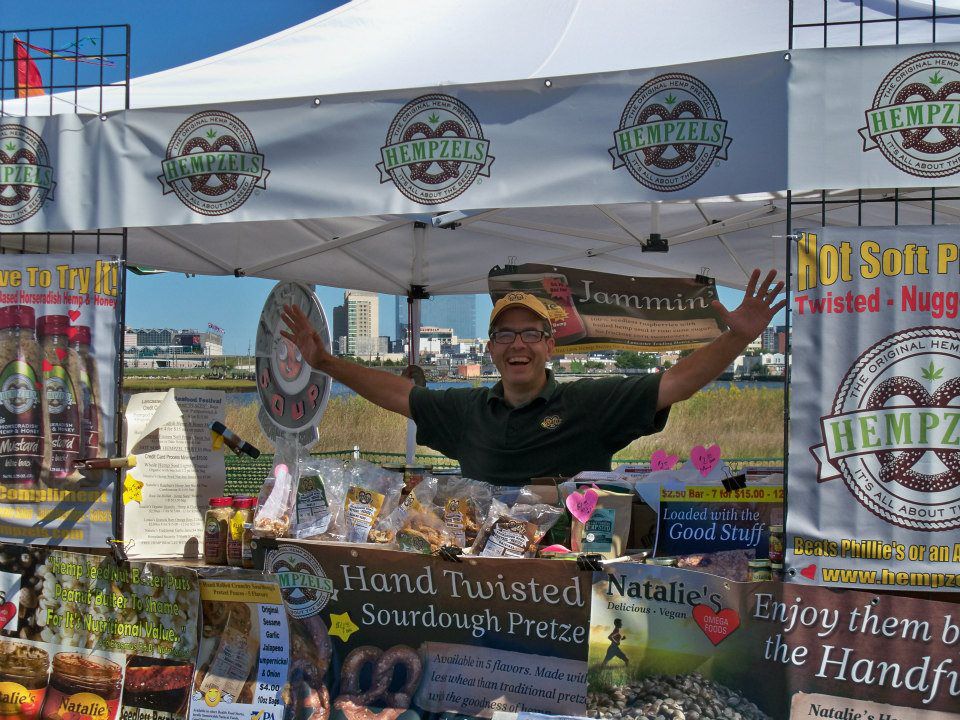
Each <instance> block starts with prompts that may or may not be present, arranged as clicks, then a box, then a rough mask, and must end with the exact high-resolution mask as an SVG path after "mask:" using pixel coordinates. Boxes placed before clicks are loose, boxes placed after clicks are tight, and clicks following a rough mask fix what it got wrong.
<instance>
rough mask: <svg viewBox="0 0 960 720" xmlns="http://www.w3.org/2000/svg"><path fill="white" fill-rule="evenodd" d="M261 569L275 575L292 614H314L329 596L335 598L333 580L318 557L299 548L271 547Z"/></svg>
mask: <svg viewBox="0 0 960 720" xmlns="http://www.w3.org/2000/svg"><path fill="white" fill-rule="evenodd" d="M263 570H264V572H268V573H274V574H275V575H276V576H277V579H278V580H279V582H280V594H281V595H282V596H283V602H284V605H286V607H287V610H288V611H289V613H290V614H291V615H293V616H294V617H295V618H301V619H302V618H308V617H311V616H313V615H316V614H317V613H319V612H320V611H321V610H323V609H324V608H325V607H326V606H327V603H328V602H329V601H330V598H331V597H332V598H333V599H334V600H336V599H337V591H336V590H334V589H333V581H332V580H331V579H330V578H328V577H327V575H326V573H325V572H323V568H322V567H320V563H319V562H317V559H316V558H315V557H314V556H313V555H311V554H310V553H309V552H307V551H306V550H304V549H302V548H298V547H295V546H293V545H282V546H280V547H279V548H277V549H276V550H270V551H269V552H268V553H267V555H266V557H265V558H264V561H263Z"/></svg>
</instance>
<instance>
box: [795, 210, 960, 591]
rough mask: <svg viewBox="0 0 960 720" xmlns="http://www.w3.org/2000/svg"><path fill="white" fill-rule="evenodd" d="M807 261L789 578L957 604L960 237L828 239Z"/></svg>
mask: <svg viewBox="0 0 960 720" xmlns="http://www.w3.org/2000/svg"><path fill="white" fill-rule="evenodd" d="M794 260H795V264H794V268H795V271H794V278H795V285H794V288H793V296H792V299H791V303H792V305H791V307H792V311H793V313H792V314H793V349H794V358H795V361H794V363H793V367H792V371H791V372H792V375H791V385H792V388H793V389H792V391H791V393H790V419H791V433H790V464H789V477H788V492H789V496H790V513H789V514H788V525H787V561H786V566H787V570H788V575H789V576H792V579H793V580H794V581H795V582H800V583H817V584H823V585H834V586H860V587H865V588H886V589H895V588H901V589H926V590H945V591H954V592H955V591H956V589H957V587H958V583H960V542H958V537H960V535H958V529H960V323H958V321H957V315H958V305H960V302H958V300H960V293H958V291H957V273H958V269H960V244H958V243H957V238H956V233H955V232H953V231H951V230H949V229H948V228H946V227H941V226H931V227H926V226H924V227H892V228H851V229H835V228H827V229H825V230H823V231H819V232H818V233H809V232H807V233H802V235H801V237H800V240H799V242H798V243H797V252H796V253H795V258H794ZM837 338H843V339H844V341H843V342H837Z"/></svg>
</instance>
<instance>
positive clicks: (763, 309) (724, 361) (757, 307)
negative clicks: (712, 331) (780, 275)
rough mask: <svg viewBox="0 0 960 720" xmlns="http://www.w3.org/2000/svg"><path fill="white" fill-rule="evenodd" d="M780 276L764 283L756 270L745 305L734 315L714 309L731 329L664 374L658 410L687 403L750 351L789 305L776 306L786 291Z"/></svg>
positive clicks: (717, 306)
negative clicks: (778, 296) (777, 298)
mask: <svg viewBox="0 0 960 720" xmlns="http://www.w3.org/2000/svg"><path fill="white" fill-rule="evenodd" d="M776 276H777V273H776V270H771V271H770V272H768V273H767V276H766V277H765V278H764V279H763V282H758V281H759V280H760V270H759V269H757V270H754V271H753V273H752V274H751V275H750V282H749V283H747V289H746V292H745V294H744V296H743V302H742V303H741V304H740V307H738V308H737V309H736V310H734V311H733V312H730V311H729V310H727V309H726V308H725V307H724V306H723V305H722V304H721V303H720V301H718V300H714V302H713V308H714V310H716V311H717V313H718V314H719V315H720V319H721V320H723V321H724V322H725V323H726V324H727V327H728V328H729V329H728V330H727V331H726V332H725V333H723V334H722V335H720V337H718V338H716V339H715V340H714V341H713V342H711V343H710V344H709V345H705V346H703V347H702V348H700V349H698V350H696V351H695V352H693V353H691V354H690V355H688V356H687V357H685V358H682V359H681V360H680V361H679V362H678V363H677V364H676V365H674V366H673V367H671V368H670V369H669V370H667V371H666V372H664V373H663V376H662V377H661V378H660V391H659V393H658V395H657V410H662V409H663V408H666V407H670V406H671V405H673V404H674V403H677V402H680V401H681V400H686V399H687V398H688V397H690V396H692V395H693V394H694V393H695V392H697V391H698V390H700V389H701V388H702V387H704V386H705V385H706V384H707V383H709V382H711V381H712V380H714V379H715V378H716V377H717V376H718V375H720V373H722V372H723V371H724V370H726V369H727V367H728V366H729V365H730V363H732V362H733V361H734V359H735V358H736V357H737V356H738V355H739V354H740V353H742V352H743V351H744V349H746V347H747V345H749V344H750V343H751V342H753V340H754V339H755V338H756V337H757V336H758V335H760V333H762V332H763V330H764V328H766V327H767V325H769V324H770V320H772V319H773V316H774V315H776V314H777V313H778V312H779V311H780V310H782V309H783V308H784V307H785V306H786V304H787V301H786V299H784V300H780V301H779V302H775V300H776V297H777V295H779V294H780V291H781V290H783V281H782V280H781V281H779V282H777V283H776V284H774V282H773V281H774V280H775V279H776Z"/></svg>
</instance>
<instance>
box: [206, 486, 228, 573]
mask: <svg viewBox="0 0 960 720" xmlns="http://www.w3.org/2000/svg"><path fill="white" fill-rule="evenodd" d="M231 505H233V498H232V497H215V498H210V508H209V509H208V510H207V514H206V516H205V517H204V519H203V561H204V562H205V563H206V564H207V565H226V564H227V538H228V537H229V536H230V518H231V517H232V516H233V510H232V509H231V507H230V506H231Z"/></svg>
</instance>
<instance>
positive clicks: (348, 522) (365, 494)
mask: <svg viewBox="0 0 960 720" xmlns="http://www.w3.org/2000/svg"><path fill="white" fill-rule="evenodd" d="M346 478H347V482H346V485H347V492H346V495H345V496H344V499H343V511H344V524H345V526H346V541H347V542H351V543H365V542H370V541H371V537H370V533H371V531H372V530H373V529H374V528H375V527H376V526H377V523H378V521H379V519H380V518H381V517H386V516H389V515H390V513H391V512H393V511H394V509H396V507H397V503H398V502H399V500H400V493H401V492H402V491H403V475H401V474H400V473H395V472H389V471H388V470H384V469H383V468H381V467H378V466H377V465H374V464H373V463H368V462H366V461H364V460H357V461H354V462H353V463H352V464H351V465H350V467H349V468H348V469H347V473H346Z"/></svg>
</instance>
